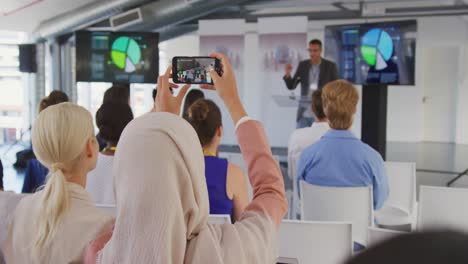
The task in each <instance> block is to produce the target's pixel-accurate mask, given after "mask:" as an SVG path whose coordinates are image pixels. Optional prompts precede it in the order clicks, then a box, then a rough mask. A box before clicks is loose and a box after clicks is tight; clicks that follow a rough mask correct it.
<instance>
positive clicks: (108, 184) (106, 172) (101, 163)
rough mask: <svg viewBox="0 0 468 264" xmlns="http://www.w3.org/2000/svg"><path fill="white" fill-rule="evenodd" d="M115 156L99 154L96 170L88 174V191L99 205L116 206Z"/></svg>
mask: <svg viewBox="0 0 468 264" xmlns="http://www.w3.org/2000/svg"><path fill="white" fill-rule="evenodd" d="M113 165H114V156H108V155H104V154H101V153H99V155H98V159H97V164H96V168H95V169H94V170H92V171H91V172H89V173H88V177H87V179H86V191H88V193H89V194H90V196H91V199H92V200H93V201H94V202H95V203H97V204H106V205H114V204H115V198H114V180H113V177H112V166H113Z"/></svg>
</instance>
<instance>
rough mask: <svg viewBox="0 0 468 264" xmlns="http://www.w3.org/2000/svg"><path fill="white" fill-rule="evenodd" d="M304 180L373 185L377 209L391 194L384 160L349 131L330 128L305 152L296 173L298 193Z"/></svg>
mask: <svg viewBox="0 0 468 264" xmlns="http://www.w3.org/2000/svg"><path fill="white" fill-rule="evenodd" d="M301 180H303V181H306V182H308V183H310V184H314V185H319V186H333V187H357V186H372V188H373V192H374V209H376V210H377V209H379V208H381V207H382V205H383V204H384V202H385V200H386V199H387V197H388V193H389V188H388V178H387V174H386V172H385V167H384V161H383V159H382V157H381V156H380V154H379V153H378V152H377V151H375V150H374V149H372V148H371V147H370V146H369V145H367V144H365V143H363V142H362V141H361V140H359V139H358V138H356V137H355V136H354V135H353V134H352V133H351V132H350V131H348V130H334V129H331V130H329V131H328V132H327V133H325V135H323V136H322V138H320V140H319V141H317V142H316V143H315V144H313V145H311V146H309V147H307V148H306V149H305V150H304V151H303V152H302V155H301V157H300V159H299V163H298V171H297V185H298V190H299V181H301Z"/></svg>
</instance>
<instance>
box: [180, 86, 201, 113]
mask: <svg viewBox="0 0 468 264" xmlns="http://www.w3.org/2000/svg"><path fill="white" fill-rule="evenodd" d="M198 99H205V94H204V93H203V92H202V91H201V90H198V89H192V90H190V91H189V92H188V93H187V95H185V103H184V109H183V111H184V112H183V114H182V116H183V117H184V118H185V119H187V116H188V109H189V108H190V106H191V105H192V104H193V103H195V102H196V101H197V100H198Z"/></svg>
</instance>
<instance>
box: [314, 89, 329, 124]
mask: <svg viewBox="0 0 468 264" xmlns="http://www.w3.org/2000/svg"><path fill="white" fill-rule="evenodd" d="M312 112H314V114H315V116H316V117H317V118H318V119H324V118H325V117H326V116H325V112H324V111H323V103H322V90H316V91H315V92H313V93H312Z"/></svg>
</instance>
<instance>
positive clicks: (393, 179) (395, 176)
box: [384, 161, 416, 215]
mask: <svg viewBox="0 0 468 264" xmlns="http://www.w3.org/2000/svg"><path fill="white" fill-rule="evenodd" d="M385 169H386V170H387V175H388V181H389V188H390V194H389V196H388V199H387V201H386V202H385V205H384V206H391V207H394V208H397V209H400V210H402V211H404V212H405V213H407V214H408V215H411V214H412V213H413V208H414V206H415V204H416V164H415V163H413V162H388V161H386V162H385Z"/></svg>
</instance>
